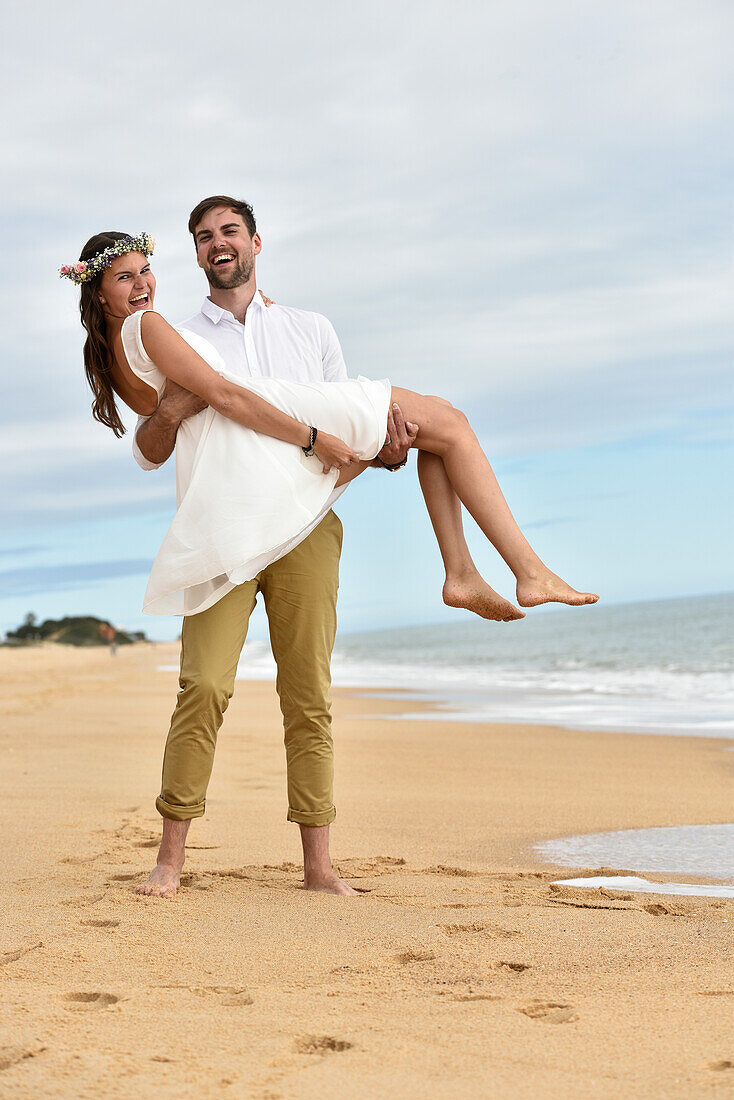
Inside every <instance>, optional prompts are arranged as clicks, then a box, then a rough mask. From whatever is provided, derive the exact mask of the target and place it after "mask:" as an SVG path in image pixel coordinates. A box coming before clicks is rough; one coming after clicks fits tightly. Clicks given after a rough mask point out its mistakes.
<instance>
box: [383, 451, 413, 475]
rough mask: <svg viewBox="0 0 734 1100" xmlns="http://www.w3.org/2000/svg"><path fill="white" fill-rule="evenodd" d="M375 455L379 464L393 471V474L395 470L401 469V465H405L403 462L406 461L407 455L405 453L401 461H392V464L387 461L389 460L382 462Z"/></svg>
mask: <svg viewBox="0 0 734 1100" xmlns="http://www.w3.org/2000/svg"><path fill="white" fill-rule="evenodd" d="M377 457H378V459H379V461H380V463H381V465H383V466H384V467H385V469H386V470H390V472H391V473H393V474H394V473H395V471H396V470H402V468H403V466H405V464H406V463H407V461H408V456H407V455H406V456H405V458H404V459H403V461H402V462H393V463H392V464H391V463H389V462H383V461H382V459H381V458H380V456H379V455H378V456H377Z"/></svg>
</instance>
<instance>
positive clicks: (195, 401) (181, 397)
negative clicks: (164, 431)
mask: <svg viewBox="0 0 734 1100" xmlns="http://www.w3.org/2000/svg"><path fill="white" fill-rule="evenodd" d="M158 407H159V409H162V410H163V414H164V416H165V417H166V418H167V419H168V420H171V421H174V420H175V421H176V422H177V425H178V424H180V423H181V421H182V420H188V418H189V417H190V416H195V415H196V414H197V413H200V412H203V410H204V409H206V408H207V403H206V401H202V399H201V398H200V397H197V396H196V394H195V393H189V391H188V390H185V389H184V388H183V386H179V384H178V382H174V381H173V380H172V379H171V378H167V379H166V390H165V393H164V394H163V397H162V398H161V403H160V405H159V406H158Z"/></svg>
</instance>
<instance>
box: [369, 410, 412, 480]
mask: <svg viewBox="0 0 734 1100" xmlns="http://www.w3.org/2000/svg"><path fill="white" fill-rule="evenodd" d="M417 435H418V425H417V424H406V423H405V420H404V419H403V414H402V411H401V409H400V406H399V405H393V406H392V408H391V409H390V410H389V411H388V414H387V438H386V439H385V446H384V447H383V448H382V450H381V451H380V452H379V454H378V455H377V458H376V459H375V463H374V465H375V466H399V465H400V464H401V463H403V462H405V460H406V458H407V457H408V451H409V450H410V448H411V447H412V446H413V444H414V443H415V439H416V436H417Z"/></svg>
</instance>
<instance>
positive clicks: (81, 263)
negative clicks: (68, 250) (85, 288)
mask: <svg viewBox="0 0 734 1100" xmlns="http://www.w3.org/2000/svg"><path fill="white" fill-rule="evenodd" d="M74 270H75V271H76V273H77V275H83V274H84V272H85V271H86V270H87V265H86V263H85V262H84V260H80V261H79V263H78V264H74Z"/></svg>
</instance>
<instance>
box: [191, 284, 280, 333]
mask: <svg viewBox="0 0 734 1100" xmlns="http://www.w3.org/2000/svg"><path fill="white" fill-rule="evenodd" d="M253 306H254V307H255V309H258V308H259V309H264V308H265V306H264V304H263V300H262V297H261V296H260V291H259V290H256V291H255V294H254V297H253V299H252V301H251V302H250V304H249V306H248V307H247V308H248V309H252V307H253ZM201 312H202V313H203V314H204V316H205V317H208V318H209V320H210V321H213V322H214V324H215V325H218V324H219V322H220V321H221V320H222V318H224V320H225V321H230V322H232V323H234V324H239V321H238V320H237V318H236V317H235V316H234V314H233V313H230V311H229V310H228V309H222V307H221V306H218V305H216V304H215V303H214V302H213V301H212V300H211V298H205V299H204V305H203V306H202V307H201Z"/></svg>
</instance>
